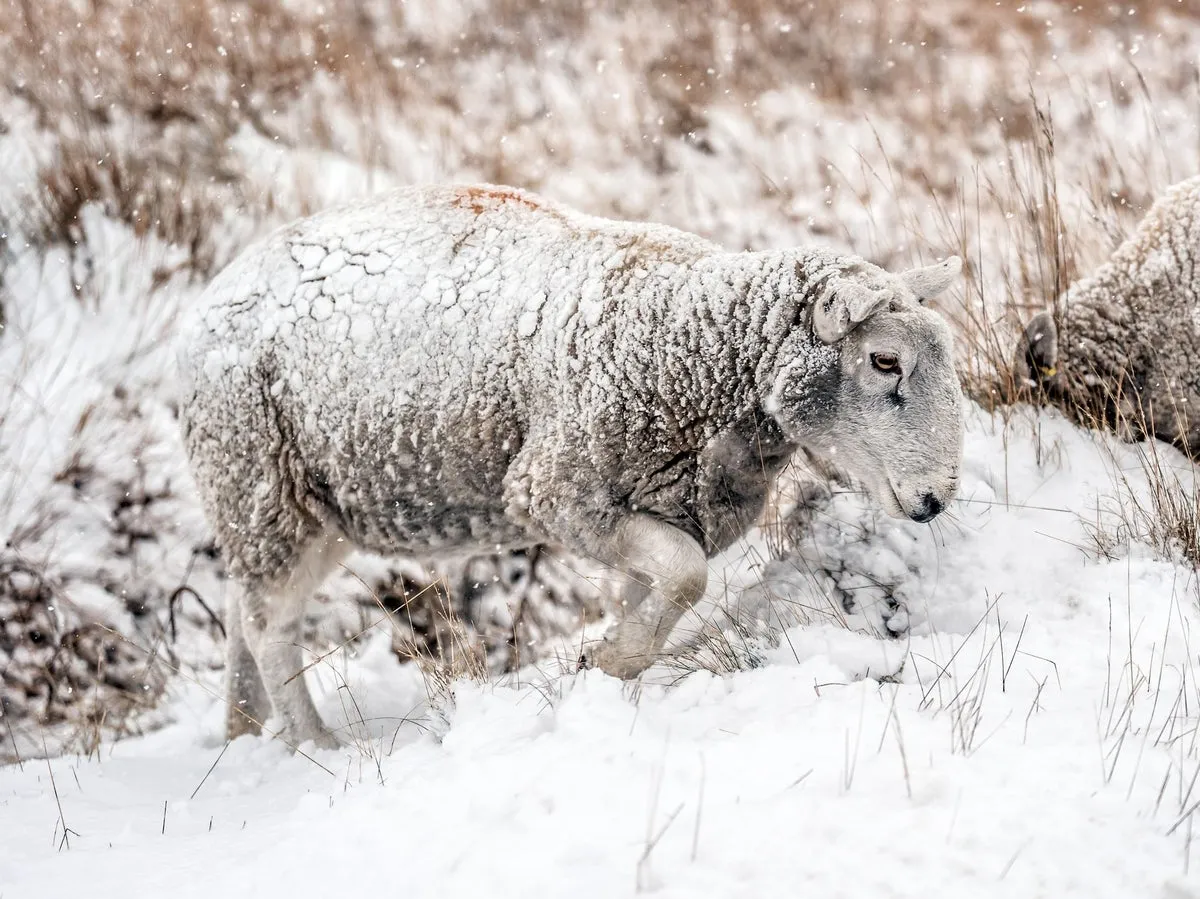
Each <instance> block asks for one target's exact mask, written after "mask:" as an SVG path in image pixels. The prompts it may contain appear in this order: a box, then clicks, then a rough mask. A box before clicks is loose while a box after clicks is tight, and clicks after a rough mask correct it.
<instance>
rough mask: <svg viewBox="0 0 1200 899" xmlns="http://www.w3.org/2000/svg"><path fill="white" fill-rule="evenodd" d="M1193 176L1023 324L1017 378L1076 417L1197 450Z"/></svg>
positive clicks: (1199, 189)
mask: <svg viewBox="0 0 1200 899" xmlns="http://www.w3.org/2000/svg"><path fill="white" fill-rule="evenodd" d="M1198 252H1200V177H1197V178H1191V179H1189V180H1186V181H1183V182H1181V183H1179V184H1177V185H1175V186H1174V187H1173V188H1171V189H1170V190H1169V191H1167V193H1166V194H1165V195H1164V196H1163V197H1161V198H1160V199H1159V200H1158V201H1157V202H1156V203H1155V204H1154V206H1153V207H1151V209H1150V211H1149V212H1148V213H1147V214H1146V217H1145V218H1144V219H1143V220H1142V221H1141V222H1140V223H1139V225H1138V227H1137V230H1136V231H1135V232H1134V233H1133V234H1132V235H1131V236H1130V237H1129V238H1128V239H1127V240H1126V241H1125V242H1124V243H1122V244H1121V246H1120V247H1118V248H1117V250H1116V251H1115V252H1114V253H1113V255H1112V257H1111V258H1110V259H1109V261H1108V262H1106V263H1105V264H1104V265H1102V266H1101V267H1100V268H1099V269H1097V270H1096V272H1095V273H1094V274H1092V275H1091V276H1090V277H1088V278H1085V279H1084V280H1082V281H1079V282H1077V283H1076V284H1074V285H1072V286H1071V288H1070V289H1069V290H1068V291H1067V292H1066V294H1065V295H1064V296H1063V298H1062V300H1061V302H1060V304H1059V313H1058V323H1057V324H1056V323H1055V320H1054V319H1053V318H1052V317H1051V316H1050V315H1049V314H1048V313H1041V314H1039V315H1037V316H1035V317H1034V318H1033V319H1032V320H1031V321H1030V323H1029V325H1028V326H1027V327H1026V329H1025V334H1024V337H1023V339H1022V342H1021V345H1020V347H1019V351H1018V354H1017V358H1016V370H1017V374H1018V376H1019V377H1022V378H1024V379H1028V380H1030V381H1032V382H1033V383H1034V384H1035V385H1037V386H1039V387H1041V388H1042V389H1043V390H1044V391H1045V393H1046V394H1047V396H1048V397H1049V398H1050V399H1051V400H1052V401H1054V402H1055V403H1056V404H1057V405H1060V406H1062V407H1063V409H1064V410H1066V411H1067V412H1069V413H1070V414H1072V415H1074V416H1076V417H1077V418H1079V419H1081V420H1083V422H1084V423H1085V424H1092V423H1094V422H1096V421H1099V422H1104V423H1107V424H1109V425H1110V426H1114V427H1116V428H1117V429H1118V431H1119V432H1121V433H1122V434H1123V435H1124V436H1126V437H1131V438H1133V437H1141V436H1144V435H1145V434H1146V433H1147V432H1148V433H1149V434H1152V435H1153V436H1155V437H1158V438H1159V439H1162V440H1167V441H1170V442H1172V443H1174V444H1176V445H1177V446H1179V447H1180V448H1183V449H1185V450H1188V451H1189V452H1191V453H1193V454H1195V453H1197V452H1200V271H1198V270H1197V265H1196V263H1197V259H1196V257H1197V253H1198Z"/></svg>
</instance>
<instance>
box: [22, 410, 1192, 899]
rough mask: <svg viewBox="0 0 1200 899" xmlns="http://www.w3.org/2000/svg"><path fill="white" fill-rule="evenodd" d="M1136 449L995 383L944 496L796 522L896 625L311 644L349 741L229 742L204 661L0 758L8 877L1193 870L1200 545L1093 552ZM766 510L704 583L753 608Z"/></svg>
mask: <svg viewBox="0 0 1200 899" xmlns="http://www.w3.org/2000/svg"><path fill="white" fill-rule="evenodd" d="M1144 451H1145V448H1144V447H1140V448H1139V447H1137V446H1131V445H1122V444H1118V443H1115V442H1114V441H1112V440H1111V439H1109V438H1106V437H1103V436H1098V435H1091V434H1087V433H1084V432H1080V431H1078V430H1076V429H1075V428H1073V427H1072V426H1070V425H1069V424H1067V423H1066V422H1065V421H1063V420H1062V419H1060V418H1059V417H1057V416H1056V415H1053V414H1043V415H1041V416H1037V417H1035V416H1034V415H1033V414H1032V413H1030V412H1029V411H1028V410H1022V411H1020V412H1019V413H1018V414H1017V415H1015V416H1014V417H1013V418H1012V419H1011V420H1010V421H1009V422H1007V423H1005V422H1003V421H1001V420H999V419H998V418H997V419H994V418H992V417H990V416H988V415H986V414H984V413H983V412H981V411H979V410H974V411H973V412H972V414H971V415H970V417H969V431H968V438H967V447H966V458H967V467H966V468H965V470H964V472H963V490H962V494H961V501H960V502H958V503H957V504H956V508H955V510H954V512H953V517H952V518H951V519H950V520H948V521H945V522H944V523H941V524H938V525H937V526H934V527H925V526H920V525H914V524H911V523H905V522H898V521H895V520H893V519H890V518H881V517H880V516H879V515H878V514H877V513H875V512H873V511H872V510H871V509H870V507H868V506H867V505H866V504H865V503H864V502H863V501H862V500H861V498H859V497H858V496H857V495H855V494H850V493H839V494H837V495H835V496H834V497H833V498H832V499H831V500H830V501H829V502H828V503H827V504H826V505H824V506H823V507H821V509H820V511H819V514H817V515H815V516H814V519H813V525H812V533H811V542H810V544H809V548H808V549H806V550H805V553H806V554H810V558H811V559H812V560H816V559H818V558H819V557H820V556H821V554H822V553H824V552H828V551H831V550H832V549H834V548H840V549H841V550H842V551H843V552H845V553H846V554H847V558H848V560H849V564H848V567H855V566H858V570H859V572H860V574H865V575H867V576H869V579H873V580H874V581H875V582H876V583H880V582H890V583H892V584H893V585H894V586H895V591H894V592H895V595H896V596H897V598H898V599H899V600H900V601H901V602H902V603H903V604H904V605H905V606H906V607H907V611H908V614H909V616H910V620H911V621H910V628H909V630H908V632H907V635H906V636H905V637H904V638H903V639H889V638H887V637H880V636H875V635H872V634H870V633H866V632H865V631H867V630H869V629H870V626H871V621H870V617H871V616H870V609H869V608H867V606H868V605H869V604H867V603H864V604H863V605H864V608H863V610H862V611H861V613H859V614H855V615H851V616H849V618H848V619H846V621H845V622H844V623H836V622H832V621H830V620H825V621H821V620H816V619H813V620H810V621H809V622H808V623H807V624H800V625H793V626H791V627H789V628H788V629H787V630H786V631H785V632H784V633H783V635H782V638H781V639H780V640H778V641H777V642H772V641H767V640H765V639H763V638H758V637H756V638H753V639H754V640H756V641H758V643H757V645H758V659H759V661H760V663H761V664H760V666H759V667H756V668H752V669H749V670H743V671H738V672H735V673H732V674H726V675H717V674H712V673H709V672H708V671H694V672H692V673H689V674H687V675H686V676H684V677H679V676H678V673H677V672H673V671H671V670H670V669H669V666H667V665H666V664H663V665H660V666H658V667H657V668H655V669H652V671H651V672H649V673H648V675H647V678H646V680H645V682H644V683H643V684H641V685H639V686H631V685H625V684H623V683H622V682H620V681H617V680H615V679H613V678H610V677H608V676H606V675H604V674H602V673H600V672H597V671H587V672H582V673H578V674H576V673H573V672H570V671H569V670H564V669H567V668H569V666H566V665H563V666H556V665H554V664H553V663H552V662H551V663H547V664H545V665H543V666H542V667H541V668H538V669H533V668H529V669H525V670H523V671H521V672H519V673H518V674H517V675H514V676H512V677H509V678H504V679H494V680H490V681H487V682H482V683H481V682H473V681H469V680H460V681H457V682H455V683H454V684H453V687H452V688H447V687H446V686H445V685H438V684H436V683H432V682H429V683H427V682H424V681H423V680H422V678H421V676H420V674H419V672H418V671H417V670H416V668H415V667H414V666H412V665H408V666H400V665H398V664H397V663H396V662H395V660H394V657H393V656H392V655H391V654H390V652H389V651H388V646H387V641H386V639H384V637H383V636H382V635H381V636H379V637H376V638H373V639H372V640H370V641H369V642H367V643H366V644H364V645H363V646H361V647H360V648H359V649H358V651H357V652H356V654H354V655H353V656H349V655H347V654H346V653H338V654H337V655H335V656H333V657H331V658H330V659H329V660H327V661H326V662H324V663H322V664H321V665H318V666H316V667H315V668H314V669H313V670H312V671H311V672H310V683H311V685H312V687H313V688H314V690H315V691H316V692H317V693H318V694H319V696H320V699H319V705H320V708H321V711H322V713H323V715H324V716H325V718H326V720H329V721H338V722H341V723H342V725H343V726H344V727H345V728H346V729H345V730H344V731H343V735H344V738H345V739H347V740H348V745H347V747H346V748H344V749H343V750H340V751H323V752H309V753H308V754H304V753H302V754H298V755H295V756H292V755H289V754H288V753H287V752H286V750H285V749H284V747H282V746H280V745H277V744H275V743H272V742H271V741H269V740H267V739H258V738H241V739H239V740H237V741H235V742H233V743H231V744H229V745H225V744H223V743H222V737H221V734H222V723H223V714H222V709H221V703H220V701H219V699H218V698H217V697H218V694H219V684H218V679H217V677H216V676H200V677H197V678H194V679H181V680H179V681H177V682H176V683H175V686H174V688H173V690H172V695H171V700H170V710H171V713H172V716H173V718H174V719H175V721H174V723H173V724H171V725H169V726H168V727H166V728H164V729H162V730H160V731H158V732H156V733H154V734H151V735H149V736H146V737H143V738H138V739H131V740H125V741H121V742H116V743H107V744H105V745H104V746H102V747H101V749H100V750H99V751H98V752H97V753H96V754H95V755H94V756H93V757H91V758H81V757H61V758H56V759H53V760H50V761H46V760H33V759H26V760H25V761H24V762H23V764H21V765H14V766H10V767H8V768H5V769H0V807H2V808H3V814H2V816H0V821H2V822H3V823H2V825H0V828H2V830H3V835H4V846H5V851H4V852H3V853H0V885H3V886H2V890H3V895H4V896H5V897H6V899H24V897H60V896H61V897H67V896H72V895H88V896H92V897H107V896H113V897H118V896H120V897H127V896H129V895H130V893H131V890H132V891H133V892H134V894H136V895H161V894H170V895H172V896H177V897H189V896H196V897H208V896H212V895H220V896H222V897H227V899H237V897H242V896H254V897H256V899H264V897H276V896H279V897H285V896H316V895H329V894H340V893H341V892H345V891H346V890H348V889H349V890H353V891H354V892H355V893H356V894H360V895H372V894H374V893H376V892H377V891H378V892H379V893H380V894H389V895H390V894H403V895H411V896H447V895H453V896H461V895H472V894H483V895H489V896H530V895H536V896H572V897H589V896H596V897H613V896H632V895H635V894H637V893H641V892H644V893H647V894H652V895H658V896H664V897H669V896H678V897H687V896H697V895H704V896H731V897H733V896H747V895H754V896H758V895H763V896H766V895H814V896H867V895H870V896H931V895H947V896H950V895H953V896H961V895H969V896H1014V895H1019V896H1035V895H1046V896H1089V897H1104V896H1114V897H1128V896H1135V895H1136V896H1163V897H1187V896H1200V874H1197V872H1196V870H1195V868H1194V860H1193V858H1192V856H1193V855H1194V852H1195V846H1194V843H1195V839H1194V837H1193V833H1192V825H1191V820H1192V818H1191V814H1190V813H1191V812H1192V811H1193V810H1194V803H1195V802H1196V801H1197V800H1198V799H1200V796H1198V795H1196V794H1195V793H1194V781H1195V779H1196V776H1197V774H1198V773H1200V756H1198V755H1197V752H1196V736H1195V735H1196V733H1197V730H1196V727H1197V723H1198V720H1197V715H1198V713H1200V702H1198V700H1200V693H1198V691H1197V680H1196V674H1197V671H1196V662H1197V657H1196V651H1195V647H1193V646H1192V644H1191V640H1192V637H1193V631H1194V630H1195V629H1196V627H1197V624H1198V623H1200V617H1198V608H1197V592H1196V591H1197V584H1196V578H1195V572H1194V571H1193V570H1192V569H1190V568H1189V567H1188V566H1186V565H1183V564H1175V563H1172V562H1169V561H1161V560H1155V559H1154V558H1153V556H1152V554H1151V553H1149V552H1148V551H1147V550H1146V549H1145V547H1140V546H1138V545H1136V544H1134V545H1132V546H1124V547H1120V548H1118V550H1117V551H1115V552H1113V553H1110V556H1109V557H1107V558H1106V557H1104V556H1101V555H1098V554H1097V553H1095V552H1092V551H1089V545H1091V546H1095V545H1096V544H1095V542H1094V541H1091V540H1090V538H1089V536H1088V535H1089V533H1091V532H1092V531H1090V529H1091V528H1093V526H1094V525H1097V523H1098V525H1099V527H1100V528H1102V529H1105V528H1112V527H1115V524H1116V520H1115V519H1110V518H1109V517H1108V516H1109V512H1107V511H1106V510H1109V509H1113V508H1115V505H1114V503H1115V502H1116V501H1117V499H1118V498H1117V497H1114V496H1113V494H1112V492H1111V491H1112V487H1111V483H1112V481H1111V469H1112V467H1113V466H1116V467H1118V468H1120V469H1121V470H1122V471H1125V472H1126V473H1127V475H1128V477H1129V482H1130V489H1131V490H1133V491H1135V492H1136V493H1137V495H1141V493H1140V492H1141V491H1144V490H1145V483H1144V479H1143V478H1142V477H1141V476H1140V475H1139V472H1140V470H1141V469H1140V466H1139V462H1138V459H1139V454H1140V453H1142V452H1144ZM1160 452H1163V453H1164V454H1169V453H1170V451H1169V450H1163V449H1161V448H1160ZM1039 460H1040V461H1039ZM1167 461H1168V462H1169V463H1170V464H1172V465H1173V466H1175V467H1176V468H1177V470H1178V471H1179V472H1180V473H1181V476H1183V477H1187V476H1188V473H1187V470H1186V469H1185V468H1184V467H1183V465H1182V459H1179V458H1174V457H1169V456H1168V460H1167ZM1098 509H1099V510H1100V511H1099V512H1097V510H1098ZM853 531H857V533H858V534H859V539H858V541H857V542H855V541H852V540H849V539H847V534H848V533H850V532H853ZM764 539H765V535H763V534H762V533H755V534H752V535H751V536H750V537H749V538H747V540H746V541H744V543H743V544H742V545H741V546H739V547H738V548H735V550H731V551H729V552H728V553H726V554H725V555H724V556H723V557H721V558H720V559H719V560H717V561H716V562H715V563H714V565H715V569H714V572H713V577H712V582H713V584H714V585H723V584H733V585H734V587H732V588H731V589H730V590H729V591H728V592H726V591H724V590H723V589H721V588H720V587H719V586H716V587H714V589H713V591H712V596H711V597H710V599H711V602H712V604H713V605H714V606H716V605H722V604H723V605H729V604H730V603H731V602H732V601H734V600H736V598H737V597H738V596H739V595H741V596H743V598H745V599H746V601H747V602H748V603H750V604H751V605H753V602H754V601H753V599H752V597H750V596H748V595H747V594H751V593H753V592H754V586H755V583H756V581H755V577H756V572H757V571H758V570H760V569H758V568H757V566H756V564H755V563H754V561H753V560H754V559H756V558H757V553H758V552H760V551H762V550H763V541H764ZM737 585H749V589H748V590H746V591H745V593H744V594H743V593H741V592H740V591H739V589H738V586H737ZM759 586H762V585H759ZM766 586H767V587H770V588H771V589H774V590H777V591H779V592H778V596H776V598H775V599H774V600H773V601H772V606H773V609H774V611H775V612H776V613H777V614H782V615H787V614H790V613H788V612H787V611H781V607H787V606H789V605H792V604H795V605H804V604H806V603H807V604H810V605H811V604H813V603H819V601H820V599H819V597H820V595H821V591H820V590H819V589H818V585H817V584H816V583H814V582H813V581H812V580H811V579H809V580H806V579H805V578H803V577H797V578H794V579H793V581H792V582H790V583H789V582H787V580H786V578H780V577H778V576H772V577H769V578H768V581H767V584H766ZM844 586H853V585H849V584H847V585H844ZM760 600H761V596H760ZM712 620H714V621H716V620H719V619H718V616H716V615H715V614H714V615H713V617H712ZM701 624H702V622H699V621H697V620H693V621H692V622H691V624H690V625H685V627H684V629H683V630H684V632H685V637H686V632H687V630H688V628H689V627H691V628H697V627H699V626H701ZM846 625H850V626H852V627H857V628H859V629H858V630H852V629H848V628H847V626H846ZM570 654H571V647H570V646H564V647H563V650H562V657H563V658H568V657H569V656H570ZM350 697H353V701H352V702H351V701H350ZM364 722H365V723H364ZM52 776H53V779H52ZM55 790H57V799H56V796H55ZM64 821H65V824H66V826H67V827H68V828H70V833H69V834H68V836H69V841H70V848H69V849H68V848H67V846H66V843H65V841H64V840H63V829H62V822H64Z"/></svg>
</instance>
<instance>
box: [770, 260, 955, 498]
mask: <svg viewBox="0 0 1200 899" xmlns="http://www.w3.org/2000/svg"><path fill="white" fill-rule="evenodd" d="M960 268H961V262H960V260H959V259H958V257H950V258H949V259H947V260H945V261H944V262H942V263H940V264H938V265H933V266H929V267H927V268H920V269H914V270H912V271H909V272H905V273H904V274H901V275H893V274H890V273H888V272H886V271H884V270H882V269H880V268H877V267H875V266H873V265H869V264H866V263H860V264H857V265H854V266H851V267H849V268H847V269H846V270H843V271H842V272H841V273H840V274H839V275H837V276H836V277H834V278H832V279H831V280H830V281H829V282H828V283H827V284H826V285H825V288H824V294H823V296H822V297H821V299H820V300H819V301H818V302H817V303H816V305H815V307H814V309H813V313H812V334H813V335H814V336H815V337H816V339H817V340H818V342H819V343H820V344H822V345H824V346H825V347H827V348H828V349H829V350H832V351H833V352H832V354H831V355H832V356H833V361H832V364H831V365H830V366H826V367H824V374H823V376H822V378H821V383H820V384H817V383H814V382H813V381H812V380H811V378H810V377H809V375H808V374H806V371H805V370H806V368H807V369H808V370H809V371H811V365H808V366H805V365H804V364H803V362H801V361H799V360H797V361H796V362H795V363H793V364H792V365H788V366H784V367H783V368H782V370H781V371H780V372H779V374H778V376H777V379H776V382H775V386H774V389H773V390H772V402H771V405H772V407H773V411H774V412H775V415H776V417H777V418H778V419H779V421H780V425H781V427H782V428H783V430H784V432H785V434H786V435H787V436H788V437H789V439H792V440H794V441H795V442H796V443H799V444H801V445H804V446H807V447H808V448H810V449H812V450H815V451H816V452H818V453H819V454H821V455H824V456H826V457H828V458H829V459H830V460H831V461H833V462H834V463H836V464H837V465H839V466H840V467H842V468H844V469H846V470H847V471H848V472H849V473H850V474H852V475H854V476H855V477H857V478H859V479H860V480H862V481H863V482H864V483H865V484H866V485H867V488H868V490H869V491H870V492H871V494H872V495H873V496H874V498H875V499H876V501H877V502H879V503H880V504H881V505H882V506H883V507H884V509H885V510H886V511H887V512H888V513H890V514H891V515H894V516H896V517H898V518H902V517H907V518H911V519H913V520H914V521H930V520H931V519H933V518H934V517H935V516H936V515H937V514H938V513H939V512H941V511H942V510H943V509H944V508H945V507H946V505H947V504H948V503H949V502H950V500H951V499H953V497H954V495H955V493H956V492H957V490H958V472H959V466H960V465H961V462H962V441H963V411H962V395H961V392H960V389H959V384H958V377H957V375H956V374H955V371H954V353H953V348H952V342H951V336H950V329H949V327H947V325H946V323H945V321H943V320H942V317H941V316H940V315H939V314H938V313H936V312H934V311H933V310H931V309H927V308H925V306H924V305H923V303H924V301H925V300H927V299H929V298H931V297H934V296H936V295H937V294H939V293H941V292H942V291H943V290H945V289H946V288H947V287H948V286H949V285H950V283H951V282H952V281H953V280H954V278H955V277H956V276H957V275H958V272H959V270H960ZM809 346H811V343H809ZM813 405H821V406H823V407H824V412H823V414H822V416H821V419H822V420H821V421H819V422H818V421H816V420H814V419H812V418H811V417H808V416H807V415H806V413H805V412H804V410H805V409H806V408H811V407H812V406H813Z"/></svg>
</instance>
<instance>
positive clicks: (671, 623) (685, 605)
mask: <svg viewBox="0 0 1200 899" xmlns="http://www.w3.org/2000/svg"><path fill="white" fill-rule="evenodd" d="M590 549H591V552H592V554H593V555H595V556H596V557H597V558H598V559H600V560H601V561H603V562H606V563H608V564H611V565H613V566H615V567H617V568H620V569H621V570H622V571H624V572H625V573H626V574H627V576H628V577H629V579H630V582H629V584H628V586H627V587H626V589H625V592H624V595H623V597H622V598H623V600H624V617H623V618H622V619H621V621H620V622H619V623H618V624H617V625H616V626H615V627H613V628H611V629H610V630H609V632H608V633H607V634H605V636H604V639H603V640H602V641H600V642H598V643H594V644H592V645H591V646H588V647H586V648H585V650H584V654H583V658H582V659H581V660H580V664H581V665H582V666H584V667H596V668H600V669H601V670H602V671H604V672H606V673H608V674H611V675H613V676H615V677H621V678H633V677H636V676H637V675H639V674H641V673H642V672H643V671H645V670H646V669H647V668H649V667H650V666H651V665H652V664H654V663H655V662H656V661H658V659H659V657H660V655H661V653H662V648H663V646H664V645H665V643H666V641H667V637H668V636H670V634H671V631H672V629H673V628H674V627H675V625H676V624H677V623H678V622H679V619H680V618H681V617H682V616H683V613H684V612H686V611H687V610H688V609H690V608H691V607H692V606H693V605H695V603H696V601H697V600H698V599H700V597H701V596H703V595H704V588H705V586H706V585H707V583H708V560H707V558H706V557H705V555H704V550H702V549H701V548H700V544H699V543H697V542H696V541H695V540H693V539H692V538H691V537H690V536H688V535H687V534H685V533H684V532H683V531H681V530H679V529H678V528H675V527H672V526H671V525H669V524H667V523H666V522H663V521H660V520H658V519H657V518H654V517H652V516H650V515H644V514H637V515H631V516H630V517H628V518H626V519H624V520H623V521H622V522H621V523H620V524H619V525H618V527H617V528H616V530H615V533H614V535H613V537H612V538H611V539H610V540H609V541H603V542H602V545H601V546H599V547H591V548H590Z"/></svg>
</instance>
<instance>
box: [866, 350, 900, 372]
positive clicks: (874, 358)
mask: <svg viewBox="0 0 1200 899" xmlns="http://www.w3.org/2000/svg"><path fill="white" fill-rule="evenodd" d="M871 364H872V365H873V366H875V370H876V371H881V372H883V373H884V374H887V375H894V374H898V373H899V372H900V360H899V359H897V358H896V356H895V354H894V353H872V354H871Z"/></svg>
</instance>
